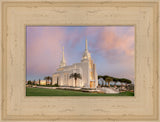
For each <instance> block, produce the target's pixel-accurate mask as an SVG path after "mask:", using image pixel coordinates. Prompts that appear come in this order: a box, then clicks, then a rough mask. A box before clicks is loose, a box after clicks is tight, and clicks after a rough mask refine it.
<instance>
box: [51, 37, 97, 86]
mask: <svg viewBox="0 0 160 122" xmlns="http://www.w3.org/2000/svg"><path fill="white" fill-rule="evenodd" d="M75 73H76V74H79V75H80V76H81V78H77V79H76V82H75V78H71V77H70V76H71V74H75ZM52 84H53V85H54V84H58V85H59V86H72V87H84V88H97V86H98V76H97V72H96V64H94V63H93V60H92V58H91V54H90V53H89V51H88V45H87V40H86V41H85V51H84V53H83V56H82V59H81V62H80V63H75V64H72V65H67V64H66V60H65V57H64V48H63V55H62V60H61V62H60V65H59V68H58V69H57V71H56V72H55V73H54V74H53V77H52Z"/></svg>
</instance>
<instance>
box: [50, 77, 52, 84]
mask: <svg viewBox="0 0 160 122" xmlns="http://www.w3.org/2000/svg"><path fill="white" fill-rule="evenodd" d="M50 80H51V84H50V85H52V77H50Z"/></svg>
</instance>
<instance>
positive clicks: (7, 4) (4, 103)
mask: <svg viewBox="0 0 160 122" xmlns="http://www.w3.org/2000/svg"><path fill="white" fill-rule="evenodd" d="M150 1H151V0H149V1H147V2H144V1H140V2H137V1H132V2H128V1H119V0H117V1H116V0H115V1H102V0H99V1H95V2H89V1H86V2H85V1H83V2H81V1H80V0H78V1H77V2H74V1H68V0H67V1H60V2H57V1H47V2H45V1H42V2H38V1H34V2H32V1H28V2H25V1H24V2H21V1H16V2H11V1H3V2H1V10H2V13H1V14H2V18H1V20H2V39H1V41H2V46H1V50H2V62H1V63H2V64H1V65H2V71H1V73H2V75H1V81H2V82H1V87H2V91H1V92H2V94H1V97H2V98H1V107H2V108H1V114H2V116H1V120H10V121H14V120H51V121H52V120H55V121H59V120H72V121H74V120H97V121H100V120H108V121H117V120H119V121H121V120H130V121H134V120H137V121H138V120H141V121H145V120H150V121H151V122H158V121H159V69H158V68H159V67H158V66H159V50H160V49H159V45H158V44H159V40H158V38H159V37H158V36H159V34H158V33H159V30H158V27H159V18H158V16H159V1H151V2H150ZM12 7H13V8H18V10H19V9H20V8H23V7H24V9H36V8H37V9H39V8H40V9H41V7H46V8H47V7H48V8H50V7H53V8H54V7H55V8H57V10H56V13H57V15H60V14H63V13H64V12H65V10H67V8H68V9H69V8H70V7H71V8H72V7H77V8H81V10H82V9H83V8H84V7H85V8H87V7H93V8H95V7H96V8H95V9H96V10H90V11H88V12H89V13H91V14H97V11H99V10H98V9H99V8H101V7H113V8H114V7H115V8H116V9H121V8H127V7H128V8H130V7H131V8H133V10H134V7H135V8H136V7H139V8H145V10H146V11H147V12H148V13H145V12H146V11H145V10H144V13H141V14H140V15H142V14H146V16H145V15H144V18H145V17H146V18H147V17H148V16H153V20H152V22H153V26H152V27H153V38H152V43H153V47H152V51H153V59H150V56H148V57H146V58H147V59H146V60H147V61H148V63H147V64H148V67H150V65H151V63H153V69H152V71H153V82H150V81H143V82H147V83H146V84H147V85H146V86H148V85H151V87H149V86H148V87H146V88H148V89H149V92H151V91H152V93H151V95H153V96H152V97H153V99H152V100H153V111H152V109H151V110H150V111H151V114H148V113H147V114H145V113H143V114H144V115H143V114H141V115H132V114H131V113H126V114H123V115H118V114H117V115H108V116H107V115H99V114H93V115H88V114H86V115H84V114H82V113H81V111H80V112H79V113H77V115H59V114H58V115H55V114H46V115H45V113H43V112H42V113H41V114H35V116H34V115H27V113H25V112H26V111H25V110H24V111H23V110H22V111H20V112H24V115H22V114H19V115H17V113H20V112H18V111H19V110H20V108H19V109H17V110H15V108H14V107H13V108H12V110H11V111H10V109H8V106H9V107H11V106H13V105H14V104H11V103H10V100H13V98H9V97H12V96H9V93H11V91H10V89H9V88H12V89H11V90H12V92H14V91H15V90H14V89H13V85H14V84H11V85H12V87H11V86H10V87H9V88H8V86H7V85H8V83H10V82H11V81H9V80H8V79H10V78H9V76H10V73H8V72H10V70H9V69H11V68H10V67H9V66H10V65H11V64H12V65H17V64H15V63H17V62H15V63H14V58H16V55H15V53H14V52H13V53H12V52H10V51H13V50H14V47H12V46H11V44H9V42H8V41H9V39H10V38H11V37H9V36H10V34H11V32H12V31H10V29H11V28H12V27H11V26H12V25H13V24H16V25H15V26H18V28H20V27H21V29H20V30H23V31H24V32H25V26H26V25H31V24H30V23H29V24H28V23H27V21H28V20H26V18H25V17H24V15H25V14H26V13H27V11H24V10H23V9H22V11H24V12H26V13H24V15H22V14H21V13H20V11H17V10H16V9H15V10H14V9H12ZM58 7H59V8H63V7H65V10H61V9H60V10H58ZM10 9H12V10H13V12H14V14H15V18H14V20H13V21H14V22H22V24H19V25H17V23H12V24H9V22H10V21H9V20H8V18H9V17H11V18H12V17H13V15H11V13H12V10H10ZM40 9H39V10H40ZM49 10H50V9H49ZM152 11H153V15H152ZM16 12H17V13H16ZM47 12H48V9H47ZM84 13H85V12H84ZM36 14H37V13H36ZM51 14H53V13H51ZM8 15H11V16H8ZM26 15H27V16H29V15H28V13H27V14H26ZM111 15H112V13H111V14H110V16H111ZM19 16H20V17H19ZM44 16H45V15H44ZM46 16H47V17H48V14H46ZM73 16H74V15H73ZM113 16H115V15H114V14H113V15H112V16H111V18H112V17H113ZM137 16H138V15H137ZM18 17H19V18H18ZM21 17H22V18H21ZM37 17H38V18H39V15H38V14H37ZM33 18H34V17H33ZM66 18H67V17H66ZM113 18H114V17H113ZM144 18H143V17H142V18H139V19H140V22H138V21H137V20H135V23H134V24H131V25H135V27H136V29H137V28H139V27H140V24H142V23H141V21H142V20H143V19H144ZM69 19H70V18H69ZM83 20H84V22H82V23H81V24H78V25H84V23H85V21H86V20H85V19H83ZM89 21H91V20H89ZM148 21H149V20H148ZM49 22H50V21H49ZM49 22H48V23H49ZM31 23H32V22H31ZM53 23H54V22H50V24H44V25H53ZM78 23H79V22H78ZM93 23H94V22H93ZM93 23H92V22H91V24H89V23H87V24H86V25H93ZM33 25H36V24H35V23H34V24H33ZM37 25H40V24H39V23H37ZM55 25H63V24H62V23H58V24H55ZM64 25H76V23H72V21H69V20H68V21H67V22H66V23H65V24H64ZM95 25H97V26H99V25H105V24H98V22H97V23H96V24H95ZM107 25H113V24H107ZM115 25H117V22H116V24H115ZM118 25H124V24H123V23H119V24H118ZM127 25H129V24H127ZM147 27H148V26H147ZM149 27H150V26H149ZM147 29H151V27H150V28H147ZM147 31H148V33H149V30H147ZM140 32H141V31H140ZM17 33H18V32H17ZM19 33H20V32H19ZM136 33H138V32H137V30H136ZM23 34H24V33H23ZM15 35H16V34H15ZM17 35H18V34H17ZM24 35H25V34H24ZM12 36H13V38H15V39H17V40H19V39H20V38H17V37H14V35H12ZM137 36H139V35H136V41H137V40H138V39H137ZM149 36H152V35H149ZM22 37H23V35H22ZM22 37H21V38H22ZM148 38H149V37H148ZM11 43H13V41H12V42H11ZM15 43H16V42H15ZM148 43H149V42H148ZM13 44H14V43H13ZM22 45H23V44H22ZM22 45H21V44H20V45H19V46H22ZM19 46H17V47H19ZM10 48H12V49H10ZM136 48H137V47H136ZM143 48H144V47H143ZM24 49H25V47H24ZM15 50H16V49H15ZM16 51H18V49H17V50H16ZM16 51H15V52H16ZM135 51H136V50H135ZM22 52H23V50H22ZM20 55H22V54H19V55H18V56H20ZM151 57H152V56H151ZM20 62H21V61H20ZM8 63H10V65H8ZM136 63H137V62H136ZM136 65H138V63H137V64H136ZM139 65H141V64H139ZM17 68H20V66H19V67H17ZM22 69H23V68H22ZM22 69H20V70H18V69H17V70H16V71H18V72H19V71H21V70H22ZM135 71H137V69H135ZM142 71H144V70H142ZM146 73H147V74H149V72H147V71H146ZM150 75H151V74H150ZM12 77H13V76H12ZM149 78H150V77H149ZM151 78H152V75H151ZM136 79H137V77H136ZM17 82H18V81H17ZM144 84H145V83H144ZM136 85H137V82H136ZM20 86H22V85H20ZM23 88H25V86H24V87H23ZM23 88H20V90H22V89H23ZM16 93H17V92H16ZM23 93H24V90H23ZM21 95H22V94H21ZM138 95H139V90H137V89H136V91H135V97H133V98H130V97H125V98H124V97H122V98H121V101H123V100H127V99H129V101H134V99H135V101H136V100H137V101H138V102H139V103H140V104H139V105H142V103H141V102H142V99H141V98H140V97H138ZM140 95H141V93H140ZM145 97H146V96H145ZM148 97H150V96H148ZM17 98H18V100H19V101H18V102H17V103H16V102H15V101H14V102H15V103H16V104H17V105H18V106H19V105H20V106H23V105H22V104H23V102H24V103H27V102H28V101H30V102H33V101H36V99H38V100H40V99H41V98H40V97H33V98H31V97H25V96H21V97H17ZM54 98H55V99H58V100H60V102H61V101H62V100H63V99H64V97H54ZM52 99H53V97H52ZM65 99H66V101H69V100H71V99H72V100H73V101H76V100H80V99H81V98H80V97H68V98H65ZM93 99H95V100H96V101H98V102H100V100H99V99H101V100H102V101H104V100H106V97H101V98H95V97H89V98H88V99H87V100H93ZM108 99H109V100H110V102H112V100H111V99H113V100H116V99H120V98H118V97H107V100H108ZM146 99H147V98H146ZM32 100H33V101H32ZM46 100H47V101H49V97H48V98H46ZM53 101H56V100H53ZM84 101H86V98H84ZM42 102H45V101H44V100H42ZM51 102H52V101H51ZM147 104H148V103H147ZM147 104H146V105H144V107H146V106H147ZM30 105H32V104H30ZM51 105H52V104H49V107H47V109H50V107H51ZM18 106H17V107H18ZM43 106H44V105H43ZM44 107H46V106H44ZM64 107H65V106H64ZM90 107H93V106H90ZM90 107H88V109H89V108H90ZM112 107H113V106H112ZM51 108H52V107H51ZM117 108H118V107H117ZM119 108H120V109H122V106H120V107H119ZM146 108H147V107H146ZM146 108H145V109H146ZM151 108H152V107H151ZM21 109H22V108H21ZM120 109H119V110H120ZM14 110H15V111H16V112H17V113H16V112H15V113H16V114H13V111H14ZM45 110H46V109H45ZM95 110H97V111H101V112H103V111H104V112H105V110H104V109H97V108H96V109H95ZM127 110H128V111H130V110H129V109H127ZM137 110H138V108H137ZM64 111H65V112H67V111H69V112H70V111H72V109H68V108H66V109H64ZM28 112H29V110H28ZM76 112H77V111H76ZM53 113H54V112H53Z"/></svg>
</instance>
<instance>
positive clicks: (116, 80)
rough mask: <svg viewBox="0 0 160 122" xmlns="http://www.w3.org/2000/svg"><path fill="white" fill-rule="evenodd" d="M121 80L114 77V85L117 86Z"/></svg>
mask: <svg viewBox="0 0 160 122" xmlns="http://www.w3.org/2000/svg"><path fill="white" fill-rule="evenodd" d="M118 81H119V79H118V78H113V82H114V86H116V83H117V82H118Z"/></svg>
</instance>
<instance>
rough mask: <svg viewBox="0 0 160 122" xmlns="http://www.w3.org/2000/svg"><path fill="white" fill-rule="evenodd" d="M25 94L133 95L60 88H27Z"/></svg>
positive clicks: (131, 94) (131, 93)
mask: <svg viewBox="0 0 160 122" xmlns="http://www.w3.org/2000/svg"><path fill="white" fill-rule="evenodd" d="M26 96H134V93H133V92H129V91H126V92H122V93H119V94H103V93H88V92H81V91H69V90H60V89H44V88H28V87H26Z"/></svg>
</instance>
